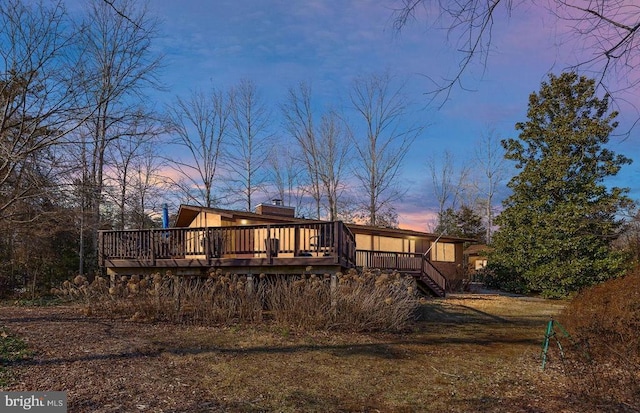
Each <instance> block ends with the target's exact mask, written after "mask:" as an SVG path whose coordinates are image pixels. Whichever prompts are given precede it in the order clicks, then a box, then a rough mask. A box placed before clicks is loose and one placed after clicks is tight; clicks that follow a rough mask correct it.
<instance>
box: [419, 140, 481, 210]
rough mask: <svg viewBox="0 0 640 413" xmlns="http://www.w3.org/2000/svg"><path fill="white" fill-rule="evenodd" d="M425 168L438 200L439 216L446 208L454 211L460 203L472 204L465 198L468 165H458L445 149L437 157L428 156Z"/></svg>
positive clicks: (468, 172) (466, 193)
mask: <svg viewBox="0 0 640 413" xmlns="http://www.w3.org/2000/svg"><path fill="white" fill-rule="evenodd" d="M427 168H428V169H429V174H430V175H431V185H432V187H433V194H434V195H435V198H436V200H437V201H438V216H439V217H442V216H443V214H444V212H445V211H446V210H447V209H451V210H454V211H455V210H456V209H457V208H458V206H459V205H460V204H464V205H472V204H473V201H472V200H469V199H468V198H467V195H468V192H469V191H468V190H469V189H470V187H469V176H470V172H471V168H470V166H469V165H463V166H462V167H458V166H457V165H456V161H455V158H454V156H453V154H452V153H451V152H450V151H449V150H445V151H444V152H443V153H442V155H440V156H438V157H437V158H436V157H433V156H432V157H431V158H429V160H428V161H427Z"/></svg>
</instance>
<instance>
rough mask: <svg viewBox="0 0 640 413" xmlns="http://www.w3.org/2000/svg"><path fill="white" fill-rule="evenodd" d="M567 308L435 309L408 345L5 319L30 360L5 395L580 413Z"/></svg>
mask: <svg viewBox="0 0 640 413" xmlns="http://www.w3.org/2000/svg"><path fill="white" fill-rule="evenodd" d="M563 306H564V302H562V301H549V300H543V299H540V298H530V297H507V296H500V295H492V294H462V295H451V296H450V297H449V298H447V299H445V300H440V299H438V300H427V301H425V302H424V303H423V305H422V306H421V308H420V319H419V320H418V321H417V322H416V323H415V324H414V325H413V327H412V330H411V331H407V332H405V333H403V334H380V333H378V334H360V333H351V334H349V333H335V332H315V333H301V332H297V331H293V330H290V329H286V328H282V327H275V326H269V325H265V326H263V327H259V328H258V327H244V326H233V327H219V328H211V327H198V326H188V325H187V326H183V325H173V324H164V323H139V322H135V321H131V320H122V319H112V318H110V317H108V316H107V315H96V314H91V315H87V314H86V313H84V312H83V311H82V309H81V308H79V307H71V306H57V307H15V306H4V307H2V308H0V323H2V326H4V327H3V328H4V330H3V331H7V332H9V333H10V337H14V338H13V339H15V337H18V338H20V339H21V340H22V341H24V342H25V343H26V344H27V346H28V348H29V358H28V359H27V360H22V359H21V360H14V361H11V360H7V361H5V360H4V359H3V362H4V364H5V365H7V366H8V369H9V370H10V372H11V376H12V379H11V380H9V381H8V382H6V383H4V384H3V385H2V387H0V388H1V389H3V390H33V391H35V390H41V391H44V390H65V391H68V398H69V404H70V408H69V411H70V412H86V411H95V412H120V411H149V412H200V411H212V412H218V411H219V412H227V411H230V412H262V411H267V412H271V411H274V412H331V411H333V412H443V411H447V412H474V411H488V412H491V411H495V412H505V411H508V412H557V411H566V412H573V411H575V412H579V411H585V409H587V410H589V411H598V410H600V411H607V408H606V406H584V405H582V404H581V403H582V402H581V401H580V400H579V398H576V397H574V396H570V395H569V393H567V391H566V386H567V383H566V378H565V376H564V375H563V374H562V363H561V361H560V359H559V358H558V357H556V354H555V353H554V352H553V351H552V353H551V354H550V360H549V364H548V368H547V369H546V370H545V371H541V368H540V351H541V344H542V341H543V338H544V333H545V326H546V323H547V321H548V319H549V317H550V316H553V315H555V314H557V313H558V312H559V311H560V310H561V309H562V308H563Z"/></svg>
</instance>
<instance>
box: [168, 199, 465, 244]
mask: <svg viewBox="0 0 640 413" xmlns="http://www.w3.org/2000/svg"><path fill="white" fill-rule="evenodd" d="M205 211H206V212H212V213H215V214H220V215H221V216H222V217H226V218H234V217H235V218H239V219H253V220H261V221H270V222H276V223H289V222H290V223H305V222H327V221H323V220H318V219H308V218H291V217H283V216H281V215H266V214H256V213H255V212H249V211H236V210H231V209H223V208H208V207H201V206H193V205H185V204H182V205H180V209H179V210H178V216H177V217H176V222H175V226H176V227H186V226H188V225H189V224H190V223H191V222H192V221H193V220H194V219H195V218H196V216H197V215H198V214H199V213H200V212H205ZM345 225H346V226H347V227H348V228H349V229H350V230H351V231H352V232H356V233H359V234H362V233H366V234H372V235H387V236H402V237H416V238H429V239H440V240H441V241H442V242H455V243H461V242H475V241H476V240H475V239H472V238H460V237H449V236H444V235H439V234H433V233H429V232H421V231H414V230H411V229H402V228H389V227H377V226H371V225H362V224H353V223H348V222H345Z"/></svg>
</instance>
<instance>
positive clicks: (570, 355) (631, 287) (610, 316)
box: [560, 269, 640, 411]
mask: <svg viewBox="0 0 640 413" xmlns="http://www.w3.org/2000/svg"><path fill="white" fill-rule="evenodd" d="M560 320H561V323H562V324H563V325H564V326H565V327H566V329H567V330H568V331H569V332H570V333H571V335H572V336H573V339H574V341H575V342H574V343H572V344H570V350H569V351H568V352H567V369H566V372H567V373H568V374H569V375H570V377H571V378H572V383H573V385H574V390H575V391H576V392H577V393H580V394H584V395H586V396H588V397H593V398H594V399H609V400H612V401H613V402H615V403H618V404H619V405H620V406H626V408H631V409H634V410H637V411H640V269H636V270H635V271H634V272H632V273H630V274H628V275H627V276H625V277H623V278H618V279H614V280H610V281H607V282H605V283H603V284H600V285H597V286H594V287H590V288H588V289H585V290H584V291H582V292H581V293H580V294H578V295H577V296H576V297H575V298H574V299H573V300H572V301H571V303H570V304H569V305H568V306H567V308H566V309H565V310H564V312H563V313H562V315H561V318H560Z"/></svg>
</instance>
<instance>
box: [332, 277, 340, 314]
mask: <svg viewBox="0 0 640 413" xmlns="http://www.w3.org/2000/svg"><path fill="white" fill-rule="evenodd" d="M337 307H338V276H337V275H336V274H335V273H334V274H331V310H332V311H333V312H334V315H335V312H336V311H337Z"/></svg>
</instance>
